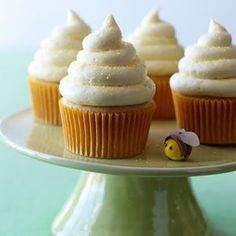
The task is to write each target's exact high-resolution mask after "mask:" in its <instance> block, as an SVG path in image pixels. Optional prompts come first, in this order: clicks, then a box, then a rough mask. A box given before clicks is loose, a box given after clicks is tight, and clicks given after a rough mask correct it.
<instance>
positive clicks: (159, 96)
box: [150, 76, 175, 120]
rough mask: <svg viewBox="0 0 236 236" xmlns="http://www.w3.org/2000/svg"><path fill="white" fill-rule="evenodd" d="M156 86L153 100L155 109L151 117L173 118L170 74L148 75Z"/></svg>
mask: <svg viewBox="0 0 236 236" xmlns="http://www.w3.org/2000/svg"><path fill="white" fill-rule="evenodd" d="M150 78H151V79H152V80H153V81H154V83H155V84H156V86H157V90H156V93H155V96H154V98H153V99H154V101H155V102H156V104H157V109H156V111H155V112H154V115H153V119H163V120H164V119H174V118H175V110H174V103H173V99H172V94H171V89H170V85H169V80H170V76H159V77H150Z"/></svg>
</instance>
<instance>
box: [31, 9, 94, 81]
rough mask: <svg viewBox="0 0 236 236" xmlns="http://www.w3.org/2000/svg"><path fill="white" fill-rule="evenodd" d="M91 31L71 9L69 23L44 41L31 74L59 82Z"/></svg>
mask: <svg viewBox="0 0 236 236" xmlns="http://www.w3.org/2000/svg"><path fill="white" fill-rule="evenodd" d="M90 32H91V29H90V27H89V26H88V25H87V24H86V23H85V22H84V21H83V20H82V19H81V18H80V17H79V16H78V15H77V14H76V13H75V12H74V11H69V12H68V20H67V25H63V26H60V27H57V28H55V29H54V30H53V32H52V34H51V36H50V37H49V38H47V39H45V40H43V41H42V44H41V48H40V49H39V50H38V51H37V52H36V53H35V56H34V60H33V62H32V63H31V64H30V66H29V75H30V76H31V77H32V78H33V79H38V80H44V81H49V82H59V81H60V80H61V79H62V78H63V77H65V76H66V75H67V69H68V66H69V65H70V63H71V62H72V61H74V60H75V58H76V55H77V53H78V51H79V50H81V49H82V40H83V38H84V37H85V36H86V35H88V34H89V33H90Z"/></svg>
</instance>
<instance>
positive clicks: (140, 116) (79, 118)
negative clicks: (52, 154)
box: [59, 99, 155, 158]
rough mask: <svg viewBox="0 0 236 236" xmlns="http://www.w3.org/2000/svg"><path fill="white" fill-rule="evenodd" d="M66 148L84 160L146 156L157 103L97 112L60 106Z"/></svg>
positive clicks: (67, 104)
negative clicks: (88, 158) (143, 153)
mask: <svg viewBox="0 0 236 236" xmlns="http://www.w3.org/2000/svg"><path fill="white" fill-rule="evenodd" d="M59 106H60V111H61V117H62V127H63V132H64V139H65V146H66V149H68V150H69V151H71V152H73V153H76V154H80V155H82V156H89V157H97V158H126V157H131V156H134V155H137V154H140V153H142V152H143V150H144V148H145V145H146V141H147V137H148V132H149V127H150V123H151V118H152V115H153V112H154V109H155V103H154V102H149V103H146V104H143V105H135V106H126V107H107V108H97V107H89V106H76V105H72V104H69V103H68V102H67V101H65V99H60V102H59Z"/></svg>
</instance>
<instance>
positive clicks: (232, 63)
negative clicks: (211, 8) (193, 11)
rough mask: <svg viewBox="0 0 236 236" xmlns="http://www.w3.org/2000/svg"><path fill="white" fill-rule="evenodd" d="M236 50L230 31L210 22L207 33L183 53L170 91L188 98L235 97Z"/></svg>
mask: <svg viewBox="0 0 236 236" xmlns="http://www.w3.org/2000/svg"><path fill="white" fill-rule="evenodd" d="M235 85H236V47H235V46H234V45H232V38H231V35H230V34H229V32H228V31H227V30H226V29H225V28H224V27H223V26H221V25H220V24H218V23H216V22H215V21H213V20H211V21H210V25H209V30H208V33H207V34H205V35H203V36H201V37H200V38H199V39H198V42H197V44H195V45H193V46H189V47H187V48H186V50H185V56H184V58H182V59H181V60H180V62H179V74H176V75H174V76H173V77H172V79H171V87H172V89H173V90H175V91H178V92H181V93H184V94H190V95H201V96H220V97H236V86H235Z"/></svg>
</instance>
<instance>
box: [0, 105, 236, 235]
mask: <svg viewBox="0 0 236 236" xmlns="http://www.w3.org/2000/svg"><path fill="white" fill-rule="evenodd" d="M173 129H175V122H174V121H154V122H153V123H152V125H151V129H150V134H149V139H148V143H147V147H146V150H145V152H144V153H143V154H142V155H139V156H136V157H134V158H130V159H124V160H106V159H94V158H86V157H81V156H78V155H74V154H72V153H70V152H68V151H66V150H65V149H64V143H63V135H62V129H61V127H55V126H47V125H43V124H39V123H37V122H34V119H33V115H32V111H31V109H27V110H23V111H19V112H17V113H15V114H13V115H11V116H9V117H7V118H5V119H3V120H2V121H1V124H0V133H1V137H2V139H3V140H4V141H5V142H6V143H7V144H9V145H10V146H11V147H12V148H14V149H16V150H18V151H20V152H22V153H24V154H26V155H28V156H31V157H33V158H35V159H38V160H41V161H44V162H49V163H52V164H55V165H60V166H65V167H71V168H75V169H79V170H85V171H86V172H82V174H81V175H80V178H79V180H78V184H77V186H76V187H75V190H74V192H73V193H72V195H71V197H70V198H69V200H68V202H67V203H66V205H65V206H64V208H63V209H62V210H61V212H60V213H59V214H58V216H57V217H56V219H55V221H54V223H53V225H52V231H53V234H54V235H57V236H156V235H160V236H166V235H168V236H179V235H182V236H185V235H186V236H199V235H201V236H203V235H211V230H210V229H209V228H210V227H209V226H208V224H207V221H206V220H205V219H204V216H203V213H202V211H201V209H200V207H199V206H198V204H197V201H196V199H195V197H194V194H193V192H192V189H191V186H190V182H189V180H188V177H189V176H198V175H209V174H216V173H223V172H228V171H233V170H235V169H236V146H225V147H217V146H204V145H201V146H200V147H197V148H194V149H193V152H192V155H191V159H190V160H189V161H187V162H174V161H170V160H168V159H166V158H165V157H164V154H163V140H164V138H165V136H166V135H167V134H168V133H169V132H170V131H172V130H173Z"/></svg>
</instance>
